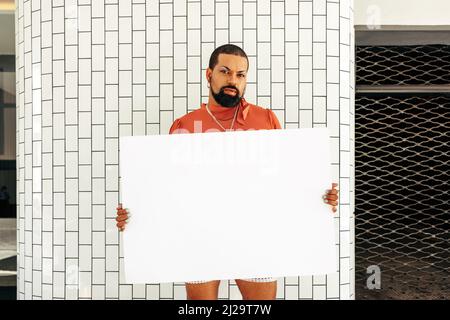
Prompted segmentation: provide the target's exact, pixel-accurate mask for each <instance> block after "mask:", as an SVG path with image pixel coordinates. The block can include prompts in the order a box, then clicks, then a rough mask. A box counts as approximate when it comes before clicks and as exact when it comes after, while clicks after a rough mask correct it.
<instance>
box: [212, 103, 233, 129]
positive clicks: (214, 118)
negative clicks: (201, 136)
mask: <svg viewBox="0 0 450 320" xmlns="http://www.w3.org/2000/svg"><path fill="white" fill-rule="evenodd" d="M238 109H239V105H238V106H237V107H236V111H235V112H234V118H233V121H232V122H231V127H230V129H229V130H232V129H233V126H234V121H235V120H236V116H237V112H238ZM206 110H207V111H208V113H209V115H210V116H211V118H213V120H214V121H215V122H216V123H217V124H218V125H219V126H220V127H221V128H222V129H223V131H227V129H225V128H224V127H223V126H222V125H221V124H220V122H219V121H218V120H217V119H216V117H215V116H214V115H213V114H212V113H211V110H209V107H208V104H206Z"/></svg>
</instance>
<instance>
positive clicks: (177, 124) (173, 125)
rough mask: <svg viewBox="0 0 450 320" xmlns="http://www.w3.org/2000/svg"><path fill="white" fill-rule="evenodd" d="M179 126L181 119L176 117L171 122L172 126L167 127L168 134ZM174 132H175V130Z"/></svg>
mask: <svg viewBox="0 0 450 320" xmlns="http://www.w3.org/2000/svg"><path fill="white" fill-rule="evenodd" d="M180 127H181V120H180V119H176V120H175V121H174V122H173V123H172V126H171V127H170V129H169V134H173V133H174V131H176V130H177V129H179V128H180ZM175 133H176V132H175Z"/></svg>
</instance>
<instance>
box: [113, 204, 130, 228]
mask: <svg viewBox="0 0 450 320" xmlns="http://www.w3.org/2000/svg"><path fill="white" fill-rule="evenodd" d="M116 209H117V218H116V220H117V224H116V225H117V228H119V231H123V230H124V229H125V224H126V223H127V220H128V212H127V209H124V208H122V204H121V203H119V206H118V207H117V208H116Z"/></svg>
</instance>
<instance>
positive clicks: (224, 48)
mask: <svg viewBox="0 0 450 320" xmlns="http://www.w3.org/2000/svg"><path fill="white" fill-rule="evenodd" d="M221 53H224V54H234V55H236V56H240V57H244V58H245V59H247V70H248V67H249V65H248V64H249V62H248V57H247V54H246V53H245V51H244V50H242V49H241V48H240V47H238V46H236V45H234V44H230V43H229V44H224V45H221V46H220V47H217V48H216V49H215V50H214V51H213V53H211V57H210V58H209V68H210V69H211V70H212V69H214V67H215V66H216V65H217V63H218V62H219V54H221Z"/></svg>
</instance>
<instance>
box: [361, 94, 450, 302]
mask: <svg viewBox="0 0 450 320" xmlns="http://www.w3.org/2000/svg"><path fill="white" fill-rule="evenodd" d="M355 103H356V113H355V123H356V127H355V176H356V177H355V190H356V193H355V206H356V208H355V219H356V220H355V222H356V223H355V225H356V230H355V237H356V248H355V249H356V297H357V299H437V298H440V299H443V298H445V299H450V277H449V273H450V271H449V270H450V251H449V250H450V249H449V248H450V238H449V229H450V224H449V216H450V214H449V207H450V206H449V186H448V181H449V173H448V171H449V151H448V150H449V146H448V142H449V127H450V97H447V96H444V95H440V96H439V95H426V96H424V95H422V96H420V95H417V94H416V95H415V96H407V95H403V96H399V95H390V96H387V95H373V94H372V95H369V94H357V96H356V100H355ZM371 265H377V266H379V267H380V269H381V289H380V290H369V289H367V288H366V281H367V278H368V274H367V273H366V270H367V268H368V267H369V266H371Z"/></svg>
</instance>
